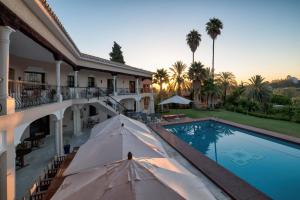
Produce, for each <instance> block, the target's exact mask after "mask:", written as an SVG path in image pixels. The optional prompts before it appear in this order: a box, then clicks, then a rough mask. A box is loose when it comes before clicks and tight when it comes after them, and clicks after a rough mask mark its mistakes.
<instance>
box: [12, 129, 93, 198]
mask: <svg viewBox="0 0 300 200" xmlns="http://www.w3.org/2000/svg"><path fill="white" fill-rule="evenodd" d="M89 136H90V129H85V130H84V131H83V134H82V135H80V136H78V137H76V136H74V135H73V133H72V132H69V133H64V144H66V143H70V144H71V151H72V148H73V147H77V146H80V145H82V144H83V143H84V142H85V141H87V140H88V138H89ZM54 156H55V138H54V135H50V136H47V137H46V138H45V140H44V143H43V144H42V145H41V147H40V148H39V149H36V150H33V151H32V152H31V153H29V154H27V155H26V156H25V158H24V159H25V164H29V165H28V166H26V167H24V168H21V169H19V170H17V171H16V198H17V199H18V200H19V199H22V197H23V196H24V195H25V194H26V193H28V189H29V188H30V187H31V186H32V184H33V182H34V181H35V180H36V179H37V178H38V177H39V175H40V174H41V173H42V172H43V170H44V169H45V167H46V166H47V164H48V163H49V162H50V161H51V160H52V159H53V157H54Z"/></svg>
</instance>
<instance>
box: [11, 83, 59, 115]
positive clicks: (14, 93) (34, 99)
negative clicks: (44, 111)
mask: <svg viewBox="0 0 300 200" xmlns="http://www.w3.org/2000/svg"><path fill="white" fill-rule="evenodd" d="M8 88H9V96H11V97H13V98H14V99H15V104H16V105H15V106H16V107H15V108H16V110H18V109H23V108H27V107H32V106H37V105H41V104H47V103H51V102H56V101H57V96H56V90H57V88H56V86H54V85H47V84H40V83H33V82H25V81H9V85H8Z"/></svg>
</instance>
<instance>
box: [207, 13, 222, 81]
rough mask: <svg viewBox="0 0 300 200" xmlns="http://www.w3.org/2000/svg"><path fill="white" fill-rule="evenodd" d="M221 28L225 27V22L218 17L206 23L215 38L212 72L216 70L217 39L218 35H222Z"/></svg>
mask: <svg viewBox="0 0 300 200" xmlns="http://www.w3.org/2000/svg"><path fill="white" fill-rule="evenodd" d="M221 29H223V23H222V22H221V20H219V19H218V18H211V19H209V22H207V23H206V32H207V34H208V35H209V36H210V37H211V39H212V40H213V56H212V73H213V75H214V72H215V39H217V36H218V35H221Z"/></svg>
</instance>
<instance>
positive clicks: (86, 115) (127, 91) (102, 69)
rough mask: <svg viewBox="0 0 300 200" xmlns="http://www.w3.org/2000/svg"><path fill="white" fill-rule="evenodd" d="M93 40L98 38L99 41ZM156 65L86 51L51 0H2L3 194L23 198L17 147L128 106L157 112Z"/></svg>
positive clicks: (56, 139)
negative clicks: (149, 68)
mask: <svg viewBox="0 0 300 200" xmlns="http://www.w3.org/2000/svg"><path fill="white" fill-rule="evenodd" d="M91 42H92V41H91ZM151 81H152V72H149V71H146V70H142V69H139V68H135V67H131V66H128V65H124V64H119V63H115V62H111V61H109V60H105V59H102V58H98V57H94V56H90V55H87V54H83V53H81V52H80V51H79V49H78V48H77V47H76V45H75V44H74V42H73V41H72V39H71V38H70V36H69V35H68V33H67V32H66V30H65V29H64V27H63V26H62V24H61V23H60V22H59V20H58V18H57V17H56V15H55V14H54V13H53V12H52V10H51V8H50V7H49V6H48V5H47V3H46V1H45V0H0V200H4V199H9V200H13V199H15V194H16V189H15V188H16V163H15V162H16V146H17V145H18V144H20V143H22V142H23V141H24V140H26V139H28V138H29V137H31V138H32V137H37V136H38V135H37V134H40V133H42V134H44V135H53V143H55V145H56V153H57V154H58V155H62V154H63V146H64V142H63V137H64V133H65V132H72V133H74V134H75V135H80V134H83V133H82V129H83V128H84V127H87V126H88V125H89V123H90V122H91V121H96V122H101V121H104V120H105V119H107V118H109V117H111V116H113V115H116V114H118V113H120V112H125V111H134V112H144V113H148V114H150V113H154V100H153V94H152V92H151Z"/></svg>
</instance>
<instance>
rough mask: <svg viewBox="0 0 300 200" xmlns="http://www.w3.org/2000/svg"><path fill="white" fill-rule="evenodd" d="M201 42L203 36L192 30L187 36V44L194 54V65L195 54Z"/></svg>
mask: <svg viewBox="0 0 300 200" xmlns="http://www.w3.org/2000/svg"><path fill="white" fill-rule="evenodd" d="M200 42H201V34H200V33H198V31H196V30H191V32H190V33H189V34H187V35H186V43H187V44H188V45H189V47H190V49H191V51H192V53H193V63H194V54H195V51H196V50H197V48H198V46H199V44H200Z"/></svg>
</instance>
